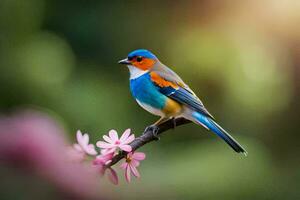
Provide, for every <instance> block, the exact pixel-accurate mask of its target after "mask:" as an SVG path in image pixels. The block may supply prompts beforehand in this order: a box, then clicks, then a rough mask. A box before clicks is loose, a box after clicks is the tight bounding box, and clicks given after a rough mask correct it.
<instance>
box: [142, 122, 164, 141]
mask: <svg viewBox="0 0 300 200" xmlns="http://www.w3.org/2000/svg"><path fill="white" fill-rule="evenodd" d="M148 131H151V132H152V135H153V137H154V138H155V140H159V139H160V138H159V136H158V131H159V128H158V126H156V125H150V126H147V127H146V129H145V131H144V133H146V132H148Z"/></svg>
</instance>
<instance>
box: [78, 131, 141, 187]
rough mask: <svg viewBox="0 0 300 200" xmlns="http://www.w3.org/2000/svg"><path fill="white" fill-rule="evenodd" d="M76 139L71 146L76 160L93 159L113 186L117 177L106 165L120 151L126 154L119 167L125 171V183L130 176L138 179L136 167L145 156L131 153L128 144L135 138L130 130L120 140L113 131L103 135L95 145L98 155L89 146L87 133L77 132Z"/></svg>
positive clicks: (93, 148)
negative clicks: (98, 149) (101, 139)
mask: <svg viewBox="0 0 300 200" xmlns="http://www.w3.org/2000/svg"><path fill="white" fill-rule="evenodd" d="M76 138H77V143H76V144H74V145H73V149H74V150H75V152H76V154H77V159H79V160H81V161H83V160H84V159H85V158H86V156H92V157H94V159H93V162H92V163H93V165H94V166H95V167H96V169H97V170H98V171H99V173H100V174H101V175H102V176H103V175H104V174H105V173H107V176H108V179H109V180H110V181H111V182H112V183H113V184H118V182H119V181H118V175H117V172H116V171H115V170H114V169H113V168H112V167H107V165H108V164H109V163H110V162H111V161H112V159H113V157H114V156H116V155H117V154H118V153H120V152H121V151H125V152H127V155H126V157H125V158H124V162H123V163H122V164H121V166H120V168H121V169H123V170H124V171H125V179H126V181H127V182H130V181H131V175H133V176H135V177H137V178H139V177H140V174H139V172H138V170H137V167H138V166H139V165H140V161H142V160H144V159H145V154H144V153H142V152H134V151H132V148H131V146H130V145H129V144H130V143H131V142H132V141H133V140H134V139H135V137H134V134H130V129H127V130H125V132H124V133H123V134H122V136H121V137H120V138H119V136H118V133H117V131H115V130H110V131H109V133H108V135H103V140H104V141H98V142H97V143H96V146H97V147H99V148H100V154H98V152H97V151H96V149H95V146H94V145H93V144H89V135H88V134H87V133H85V134H82V133H81V131H80V130H78V131H77V134H76Z"/></svg>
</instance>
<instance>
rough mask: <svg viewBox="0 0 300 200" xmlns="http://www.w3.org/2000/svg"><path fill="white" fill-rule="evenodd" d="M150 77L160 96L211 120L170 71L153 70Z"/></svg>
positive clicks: (187, 89)
mask: <svg viewBox="0 0 300 200" xmlns="http://www.w3.org/2000/svg"><path fill="white" fill-rule="evenodd" d="M150 76H151V80H152V82H153V83H154V84H155V85H156V86H157V87H158V89H159V91H160V92H161V93H162V94H164V95H166V96H168V97H169V98H171V99H173V100H175V101H177V102H179V103H181V104H184V105H187V106H189V107H190V108H192V109H193V110H196V111H198V112H200V113H202V114H204V115H206V116H208V117H210V118H213V116H212V115H211V114H210V113H209V112H208V111H207V110H206V108H205V107H204V105H203V103H202V102H201V101H200V99H199V98H198V97H197V96H196V95H195V93H194V92H193V91H192V90H191V89H190V88H189V87H188V85H186V84H185V83H184V82H183V81H182V79H181V78H180V77H179V76H178V75H177V74H176V73H175V72H173V71H172V70H171V69H168V68H166V67H164V68H163V70H161V69H160V70H157V69H155V68H154V69H152V70H151V72H150Z"/></svg>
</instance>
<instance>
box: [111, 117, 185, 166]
mask: <svg viewBox="0 0 300 200" xmlns="http://www.w3.org/2000/svg"><path fill="white" fill-rule="evenodd" d="M189 122H190V121H189V120H187V119H184V118H177V119H175V121H174V120H173V119H170V120H168V121H166V122H164V123H162V124H160V125H159V126H158V128H159V129H158V133H157V135H161V134H162V133H164V132H165V131H167V130H169V129H172V128H174V127H175V125H176V126H180V125H183V124H187V123H189ZM154 140H157V137H155V136H154V135H153V133H152V131H151V130H145V131H144V132H143V134H142V135H141V136H140V137H137V138H135V140H134V141H132V142H131V143H130V146H131V147H132V151H135V150H136V149H138V148H140V147H142V146H144V145H145V144H147V143H149V142H151V141H154ZM126 154H127V152H125V151H121V152H120V153H119V154H117V155H115V156H114V157H113V159H112V161H111V162H110V163H109V164H107V165H106V167H107V168H108V167H111V166H113V165H114V164H116V163H117V162H119V161H120V160H121V159H122V158H124V157H125V156H126Z"/></svg>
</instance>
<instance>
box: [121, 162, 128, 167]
mask: <svg viewBox="0 0 300 200" xmlns="http://www.w3.org/2000/svg"><path fill="white" fill-rule="evenodd" d="M127 166H128V163H127V162H124V163H122V164H121V165H120V168H122V169H126V167H127Z"/></svg>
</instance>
